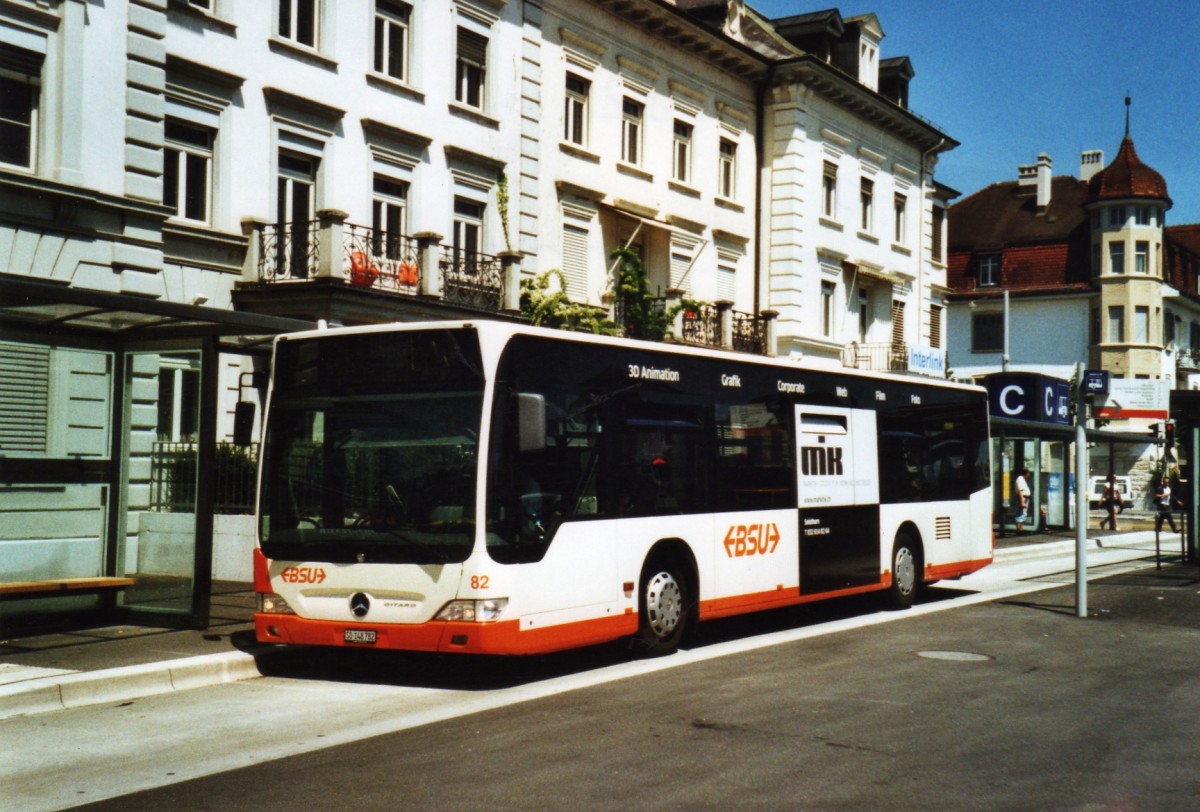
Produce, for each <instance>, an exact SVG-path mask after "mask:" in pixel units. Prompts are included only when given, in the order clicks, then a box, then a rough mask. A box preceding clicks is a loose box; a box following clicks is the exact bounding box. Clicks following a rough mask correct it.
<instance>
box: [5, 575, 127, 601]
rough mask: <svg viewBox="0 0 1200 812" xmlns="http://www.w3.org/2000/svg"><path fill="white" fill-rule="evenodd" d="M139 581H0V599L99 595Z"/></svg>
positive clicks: (107, 579) (105, 579) (122, 579)
mask: <svg viewBox="0 0 1200 812" xmlns="http://www.w3.org/2000/svg"><path fill="white" fill-rule="evenodd" d="M135 583H137V582H136V581H135V580H134V579H132V578H105V577H98V578H52V579H46V580H44V581H6V582H0V601H13V600H21V599H28V598H45V597H53V596H55V595H97V594H100V593H103V592H109V591H116V590H119V589H124V588H125V587H128V586H133V585H134V584H135Z"/></svg>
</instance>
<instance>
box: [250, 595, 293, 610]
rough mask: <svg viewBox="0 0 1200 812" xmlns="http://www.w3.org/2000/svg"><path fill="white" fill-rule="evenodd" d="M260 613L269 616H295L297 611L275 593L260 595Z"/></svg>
mask: <svg viewBox="0 0 1200 812" xmlns="http://www.w3.org/2000/svg"><path fill="white" fill-rule="evenodd" d="M258 611H259V612H262V613H263V614H267V615H294V614H296V612H295V610H293V609H292V607H290V606H288V602H287V601H286V600H284V599H283V598H282V597H280V596H279V595H276V594H275V593H274V592H259V593H258Z"/></svg>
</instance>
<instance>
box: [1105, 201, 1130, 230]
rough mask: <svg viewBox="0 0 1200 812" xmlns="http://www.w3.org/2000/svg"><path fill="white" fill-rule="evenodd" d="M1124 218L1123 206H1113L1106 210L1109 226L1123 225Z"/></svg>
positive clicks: (1125, 216) (1125, 217)
mask: <svg viewBox="0 0 1200 812" xmlns="http://www.w3.org/2000/svg"><path fill="white" fill-rule="evenodd" d="M1126 219H1127V215H1126V214H1125V207H1124V206H1113V207H1112V208H1111V209H1109V210H1108V224H1109V225H1110V226H1118V227H1120V226H1123V225H1125V220H1126Z"/></svg>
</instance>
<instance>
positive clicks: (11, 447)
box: [0, 343, 50, 454]
mask: <svg viewBox="0 0 1200 812" xmlns="http://www.w3.org/2000/svg"><path fill="white" fill-rule="evenodd" d="M49 406H50V348H49V347H36V346H29V345H25V344H8V343H5V344H0V452H5V453H14V454H45V453H46V450H47V425H48V421H49Z"/></svg>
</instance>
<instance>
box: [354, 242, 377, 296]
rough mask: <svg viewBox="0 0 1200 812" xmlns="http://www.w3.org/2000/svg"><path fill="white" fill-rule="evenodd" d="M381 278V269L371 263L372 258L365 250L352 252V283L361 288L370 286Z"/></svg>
mask: <svg viewBox="0 0 1200 812" xmlns="http://www.w3.org/2000/svg"><path fill="white" fill-rule="evenodd" d="M378 278H379V269H378V268H376V267H375V266H374V265H372V264H371V260H370V258H369V257H368V256H367V254H366V252H364V251H351V252H350V284H351V285H354V286H355V287H359V288H369V287H371V286H372V285H374V284H375V280H376V279H378Z"/></svg>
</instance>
